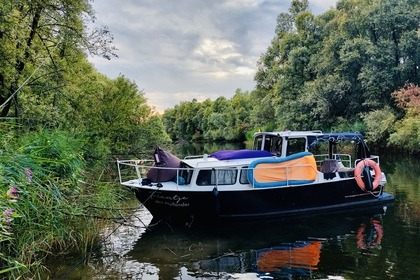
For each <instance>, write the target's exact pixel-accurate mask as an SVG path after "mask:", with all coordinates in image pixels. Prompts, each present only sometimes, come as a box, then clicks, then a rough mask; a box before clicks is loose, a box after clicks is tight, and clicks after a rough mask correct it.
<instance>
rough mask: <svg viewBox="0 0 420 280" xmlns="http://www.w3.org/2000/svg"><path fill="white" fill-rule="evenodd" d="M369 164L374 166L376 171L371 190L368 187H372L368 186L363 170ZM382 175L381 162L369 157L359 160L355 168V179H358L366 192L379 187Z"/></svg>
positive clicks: (359, 184) (358, 183)
mask: <svg viewBox="0 0 420 280" xmlns="http://www.w3.org/2000/svg"><path fill="white" fill-rule="evenodd" d="M367 166H369V167H371V168H373V170H374V171H375V177H374V179H373V182H372V187H371V188H370V190H369V189H367V187H370V186H366V184H365V182H364V181H363V178H362V174H363V170H364V169H365V168H366V167H367ZM381 177H382V171H381V168H380V167H379V163H377V162H376V161H373V160H371V159H368V158H365V159H362V160H361V161H359V163H358V164H357V165H356V168H355V169H354V179H356V182H357V185H358V186H359V187H360V188H361V189H362V190H363V191H365V192H367V191H374V190H376V189H377V188H378V187H379V182H380V180H381Z"/></svg>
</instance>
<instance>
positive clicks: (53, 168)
mask: <svg viewBox="0 0 420 280" xmlns="http://www.w3.org/2000/svg"><path fill="white" fill-rule="evenodd" d="M17 132H18V130H17V129H16V127H11V126H7V125H4V124H1V126H0V134H1V135H2V138H1V142H0V198H1V199H0V214H1V213H2V214H1V216H0V252H1V253H0V278H2V277H3V276H4V277H8V278H9V279H19V278H34V279H41V278H43V277H42V275H43V274H44V273H43V272H44V269H45V268H44V266H43V263H44V262H45V260H46V259H47V258H48V257H51V256H54V255H55V254H58V253H60V254H62V253H69V252H72V253H74V252H76V253H79V254H82V255H83V254H85V255H87V254H88V253H89V252H90V251H91V249H92V248H93V247H94V246H96V245H97V244H98V242H99V239H100V237H99V233H100V228H101V226H102V225H103V220H104V219H105V220H106V219H108V218H109V219H113V218H117V217H113V215H115V214H114V213H113V212H112V211H104V210H103V209H106V208H109V207H115V206H116V205H119V204H120V202H121V201H120V199H121V196H120V192H121V189H120V188H116V187H115V186H114V185H113V184H111V183H109V182H106V181H102V177H103V175H102V174H101V173H99V174H97V175H94V174H95V173H92V172H89V171H87V170H88V163H87V162H85V161H84V155H83V153H84V141H83V140H82V139H79V138H77V137H76V136H75V135H72V134H70V133H68V132H64V131H59V130H54V131H48V130H40V131H37V132H24V133H17ZM94 178H96V179H94ZM93 205H95V206H99V207H97V208H94V207H92V206H93ZM103 218H104V219H103Z"/></svg>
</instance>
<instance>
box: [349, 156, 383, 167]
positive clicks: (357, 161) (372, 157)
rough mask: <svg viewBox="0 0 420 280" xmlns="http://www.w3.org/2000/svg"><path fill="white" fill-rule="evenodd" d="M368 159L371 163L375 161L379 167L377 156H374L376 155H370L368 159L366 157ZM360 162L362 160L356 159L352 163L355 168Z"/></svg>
mask: <svg viewBox="0 0 420 280" xmlns="http://www.w3.org/2000/svg"><path fill="white" fill-rule="evenodd" d="M368 159H371V160H373V161H375V162H377V163H378V164H379V165H380V162H379V156H376V155H371V156H370V157H368ZM361 160H363V159H360V158H358V159H356V160H355V161H354V166H356V165H357V164H358V163H359V162H360V161H361Z"/></svg>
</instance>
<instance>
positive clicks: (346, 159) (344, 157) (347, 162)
mask: <svg viewBox="0 0 420 280" xmlns="http://www.w3.org/2000/svg"><path fill="white" fill-rule="evenodd" d="M314 157H315V161H316V165H317V166H318V167H319V166H321V164H322V162H323V161H324V160H327V159H330V158H329V155H328V154H318V155H314ZM332 159H333V160H337V161H339V162H341V163H342V164H343V165H344V167H347V168H354V167H355V165H353V166H352V159H351V155H349V154H333V155H332Z"/></svg>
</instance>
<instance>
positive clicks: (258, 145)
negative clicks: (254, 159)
mask: <svg viewBox="0 0 420 280" xmlns="http://www.w3.org/2000/svg"><path fill="white" fill-rule="evenodd" d="M261 148H262V137H258V138H255V141H254V150H261Z"/></svg>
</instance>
